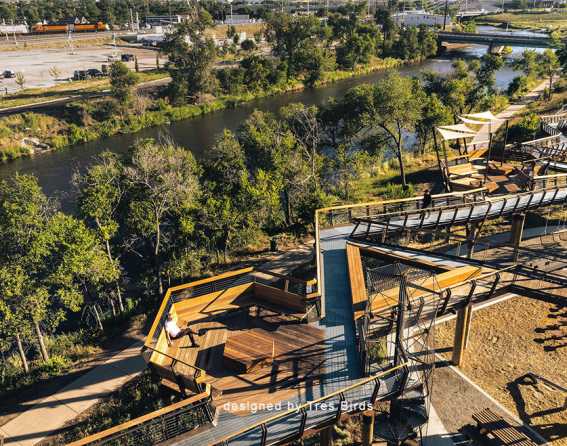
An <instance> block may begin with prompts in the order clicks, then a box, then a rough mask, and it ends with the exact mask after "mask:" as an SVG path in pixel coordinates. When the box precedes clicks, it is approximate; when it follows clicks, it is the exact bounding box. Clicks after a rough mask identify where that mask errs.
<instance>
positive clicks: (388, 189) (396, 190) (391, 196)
mask: <svg viewBox="0 0 567 446" xmlns="http://www.w3.org/2000/svg"><path fill="white" fill-rule="evenodd" d="M381 195H382V196H383V197H384V198H385V199H387V200H396V199H398V198H409V197H413V196H414V195H415V187H414V186H413V184H408V187H407V189H404V188H403V187H402V185H401V184H397V183H388V184H386V186H385V187H384V190H383V191H382V192H381Z"/></svg>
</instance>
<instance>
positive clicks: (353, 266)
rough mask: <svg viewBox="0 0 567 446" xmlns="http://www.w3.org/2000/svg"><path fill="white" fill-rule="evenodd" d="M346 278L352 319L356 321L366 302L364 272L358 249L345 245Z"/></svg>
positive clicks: (361, 314) (361, 313)
mask: <svg viewBox="0 0 567 446" xmlns="http://www.w3.org/2000/svg"><path fill="white" fill-rule="evenodd" d="M346 254H347V263H348V277H349V283H350V294H351V297H352V311H353V313H354V318H355V319H358V318H360V317H362V316H363V315H364V311H365V309H366V304H367V302H368V293H367V291H366V283H365V282H364V270H363V268H362V259H361V257H360V248H359V247H358V246H356V245H352V244H350V243H347V245H346Z"/></svg>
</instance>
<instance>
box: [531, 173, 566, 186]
mask: <svg viewBox="0 0 567 446" xmlns="http://www.w3.org/2000/svg"><path fill="white" fill-rule="evenodd" d="M566 186H567V173H560V174H556V175H540V176H535V177H534V178H533V179H532V182H531V187H530V188H531V189H532V190H541V189H551V188H560V187H561V188H562V187H566Z"/></svg>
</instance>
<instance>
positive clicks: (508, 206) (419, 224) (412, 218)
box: [351, 177, 567, 241]
mask: <svg viewBox="0 0 567 446" xmlns="http://www.w3.org/2000/svg"><path fill="white" fill-rule="evenodd" d="M553 178H556V177H553ZM550 179H551V177H545V178H543V177H542V178H541V181H543V182H544V183H546V182H548V181H547V180H550ZM561 183H563V184H557V185H556V186H555V187H553V188H550V189H543V190H535V191H530V192H524V193H519V194H513V195H507V196H504V197H496V198H492V199H487V200H483V201H477V202H473V203H463V204H456V205H452V206H445V207H436V208H426V209H417V210H409V211H400V212H392V213H388V214H381V215H375V216H369V217H358V218H355V219H354V220H353V221H354V228H353V230H352V233H351V237H352V238H354V239H361V240H367V239H369V238H375V237H381V238H382V240H384V241H385V240H386V238H387V236H388V235H391V234H394V233H396V234H400V233H404V232H405V231H421V230H425V229H429V230H431V229H433V230H435V229H438V228H443V227H447V226H453V225H465V224H469V223H478V222H484V221H486V220H487V219H490V218H497V217H502V216H505V215H512V214H515V213H521V212H525V211H527V210H534V209H537V208H540V207H542V206H547V205H552V204H560V203H563V202H565V200H566V199H567V182H566V181H565V178H564V179H563V180H562V181H561Z"/></svg>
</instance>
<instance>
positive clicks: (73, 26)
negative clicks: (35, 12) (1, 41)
mask: <svg viewBox="0 0 567 446" xmlns="http://www.w3.org/2000/svg"><path fill="white" fill-rule="evenodd" d="M108 30H110V27H109V26H108V25H107V24H106V23H104V22H96V23H49V24H45V23H36V24H35V25H32V26H31V27H28V26H27V25H23V24H22V25H5V24H0V35H4V34H8V35H12V34H56V33H66V32H74V33H84V32H97V31H108Z"/></svg>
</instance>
